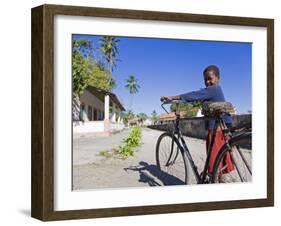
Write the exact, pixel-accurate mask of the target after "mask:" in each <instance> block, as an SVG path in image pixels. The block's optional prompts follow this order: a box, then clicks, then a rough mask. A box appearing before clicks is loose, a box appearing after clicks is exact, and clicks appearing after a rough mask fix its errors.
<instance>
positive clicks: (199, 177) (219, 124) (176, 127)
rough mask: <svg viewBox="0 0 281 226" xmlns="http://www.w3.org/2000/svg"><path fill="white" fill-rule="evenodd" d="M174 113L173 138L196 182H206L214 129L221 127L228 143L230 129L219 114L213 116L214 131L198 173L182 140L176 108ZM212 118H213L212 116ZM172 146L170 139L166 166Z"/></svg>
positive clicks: (171, 154)
mask: <svg viewBox="0 0 281 226" xmlns="http://www.w3.org/2000/svg"><path fill="white" fill-rule="evenodd" d="M164 104H166V103H163V104H162V105H161V107H162V108H163V109H164V110H165V111H166V112H167V113H168V111H167V110H166V109H165V107H164V106H163V105H164ZM176 104H177V108H176V109H178V104H179V102H176ZM175 113H176V120H175V121H174V122H173V123H174V130H173V131H172V134H173V138H176V139H177V140H178V141H179V144H180V146H181V150H183V151H184V152H185V153H186V155H187V158H188V161H189V162H190V165H191V169H192V170H193V172H194V175H195V178H196V181H197V183H198V184H204V183H208V181H207V175H208V174H207V170H208V166H209V161H210V158H211V152H212V147H213V145H214V141H215V138H216V131H217V129H218V128H219V127H220V128H221V129H222V131H223V135H224V139H225V143H226V144H227V145H228V139H227V138H226V137H227V135H229V134H231V133H230V130H228V129H227V126H226V124H225V123H224V121H223V120H222V118H221V117H220V116H218V117H216V118H215V127H214V132H213V134H212V139H211V142H210V144H209V146H208V150H207V158H206V161H205V164H204V169H203V172H202V173H201V174H199V172H198V168H197V166H196V165H195V163H194V161H193V159H192V156H191V154H190V151H189V149H188V147H187V145H186V142H185V141H184V138H183V135H182V133H181V131H180V128H179V121H180V115H179V114H177V110H176V112H175ZM212 119H213V120H214V118H212ZM173 148H174V139H173V140H172V146H171V152H170V156H169V158H168V160H167V163H166V165H167V166H168V163H170V160H171V157H172V156H173V150H174V149H173ZM178 151H179V150H177V153H176V156H175V158H174V160H173V162H174V161H175V160H176V158H177V156H178ZM183 154H184V153H183ZM173 162H172V163H173Z"/></svg>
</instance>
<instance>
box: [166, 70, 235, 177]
mask: <svg viewBox="0 0 281 226" xmlns="http://www.w3.org/2000/svg"><path fill="white" fill-rule="evenodd" d="M203 75H204V82H205V86H206V88H204V89H200V90H198V91H193V92H189V93H185V94H181V95H178V96H164V97H161V100H167V101H172V100H183V101H185V102H194V101H212V102H224V101H225V98H224V95H223V91H222V89H221V87H220V85H219V81H220V72H219V68H218V67H217V66H215V65H210V66H208V67H206V68H205V70H204V72H203ZM222 119H223V120H224V122H225V123H226V125H227V126H228V127H230V126H231V125H232V118H231V116H230V115H228V114H224V115H223V116H222ZM214 125H215V120H206V123H205V127H206V129H207V130H208V135H207V138H206V147H207V150H208V145H209V144H210V142H211V138H212V134H213V129H214ZM224 143H225V141H224V137H223V133H222V131H221V129H217V131H216V136H215V141H214V144H213V147H212V150H211V156H210V162H209V166H208V172H209V173H212V171H213V167H214V162H215V159H216V157H217V154H218V151H219V150H220V148H221V147H222V146H223V145H224ZM223 164H224V165H225V164H227V167H226V169H225V170H224V172H223V173H224V174H223V175H222V176H221V179H220V181H221V182H232V181H233V180H234V178H232V176H231V174H230V172H231V171H233V169H234V166H233V163H232V161H231V157H230V155H229V154H227V155H226V157H225V159H224V160H223Z"/></svg>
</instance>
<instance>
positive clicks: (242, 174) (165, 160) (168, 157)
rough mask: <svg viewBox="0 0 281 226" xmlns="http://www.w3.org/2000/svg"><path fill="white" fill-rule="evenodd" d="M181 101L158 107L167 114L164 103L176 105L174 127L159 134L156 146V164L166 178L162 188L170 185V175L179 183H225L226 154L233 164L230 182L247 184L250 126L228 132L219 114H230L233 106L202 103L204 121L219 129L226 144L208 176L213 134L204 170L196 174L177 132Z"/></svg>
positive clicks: (250, 172) (178, 129)
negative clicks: (212, 123)
mask: <svg viewBox="0 0 281 226" xmlns="http://www.w3.org/2000/svg"><path fill="white" fill-rule="evenodd" d="M180 102H181V101H170V102H168V101H167V100H166V101H163V103H162V104H161V107H162V108H163V109H164V110H165V112H166V113H169V112H168V111H167V109H166V108H165V107H164V105H165V104H176V108H175V110H174V111H173V112H174V113H175V116H176V118H175V120H174V121H173V124H174V126H173V129H172V131H168V132H164V133H163V134H161V135H160V136H159V138H158V140H157V143H156V165H157V167H158V168H159V169H160V170H161V172H162V178H163V177H166V178H167V180H166V179H165V178H164V179H163V180H162V181H163V183H164V185H168V184H169V181H168V180H169V178H171V176H172V177H174V178H177V179H180V181H182V182H183V183H182V184H191V183H194V178H195V183H197V184H206V183H221V182H222V183H223V182H225V181H222V180H221V179H222V177H223V175H224V172H225V169H226V167H227V165H225V164H224V165H223V161H224V158H225V156H226V155H227V153H229V154H230V158H231V160H232V163H233V165H234V171H232V172H231V179H232V180H231V181H230V182H250V181H251V179H252V164H251V148H252V144H251V140H252V131H251V124H245V125H242V126H240V127H236V128H234V127H233V128H231V129H229V128H228V127H227V126H226V124H225V123H224V121H223V119H222V115H223V114H229V113H231V112H233V107H232V105H231V104H230V103H227V102H205V103H204V102H203V104H202V106H203V109H204V112H203V115H204V118H205V119H209V120H210V119H213V120H215V126H214V130H215V131H216V130H217V129H221V130H222V133H223V137H224V141H225V144H224V145H223V146H222V147H221V149H220V150H219V152H218V154H217V157H216V160H215V163H214V167H213V171H212V172H211V173H210V172H208V166H209V161H210V156H211V150H212V146H213V144H214V140H215V134H216V133H215V132H214V133H213V135H212V139H211V142H210V144H209V146H208V149H207V150H208V151H207V157H206V160H205V163H204V168H203V171H202V172H201V173H199V171H198V167H197V166H196V165H195V163H194V161H193V158H192V155H191V153H190V151H189V149H188V147H187V145H186V142H185V140H184V137H183V134H182V132H181V130H180V126H179V123H180V120H182V119H181V118H180V113H179V104H180ZM216 105H217V106H216ZM218 106H220V107H218ZM221 106H222V107H221ZM163 175H164V176H163ZM192 180H193V181H192Z"/></svg>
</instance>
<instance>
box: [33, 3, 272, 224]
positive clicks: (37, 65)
mask: <svg viewBox="0 0 281 226" xmlns="http://www.w3.org/2000/svg"><path fill="white" fill-rule="evenodd" d="M55 15H71V16H89V17H91V16H95V17H109V18H127V19H141V20H155V21H177V22H194V23H195V22H196V23H207V24H223V25H241V26H255V27H265V28H266V29H267V198H266V199H254V200H240V201H221V202H205V203H187V204H171V205H157V206H137V207H123V208H102V209H90V210H69V211H54V167H53V166H54V153H53V129H54V127H53V125H54V116H53V112H54V110H55V109H54V105H53V99H54V88H53V83H54V78H53V76H54V71H53V68H54V62H53V57H54V56H53V53H54V40H53V37H54V29H53V28H54V16H55ZM31 192H32V205H31V213H32V217H35V218H37V219H40V220H44V221H48V220H64V219H81V218H97V217H114V216H128V215H141V214H159V213H174V212H186V211H202V210H219V209H234V208H249V207H264V206H273V205H274V21H273V20H272V19H260V18H242V17H229V16H210V15H195V14H183V13H167V12H151V11H135V10H121V9H106V8H89V7H76V6H59V5H42V6H39V7H36V8H33V9H32V191H31Z"/></svg>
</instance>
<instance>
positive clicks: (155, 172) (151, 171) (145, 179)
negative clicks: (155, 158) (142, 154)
mask: <svg viewBox="0 0 281 226" xmlns="http://www.w3.org/2000/svg"><path fill="white" fill-rule="evenodd" d="M124 170H125V171H127V170H132V171H137V172H139V182H142V183H147V184H149V186H163V185H184V184H185V183H184V182H183V181H182V180H180V179H179V178H177V177H175V176H173V175H170V174H168V173H166V172H163V171H161V170H160V169H159V168H158V167H157V166H156V165H152V164H148V163H147V162H144V161H141V162H139V165H137V166H130V167H128V168H124ZM156 179H157V180H156ZM159 182H162V183H159Z"/></svg>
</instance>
